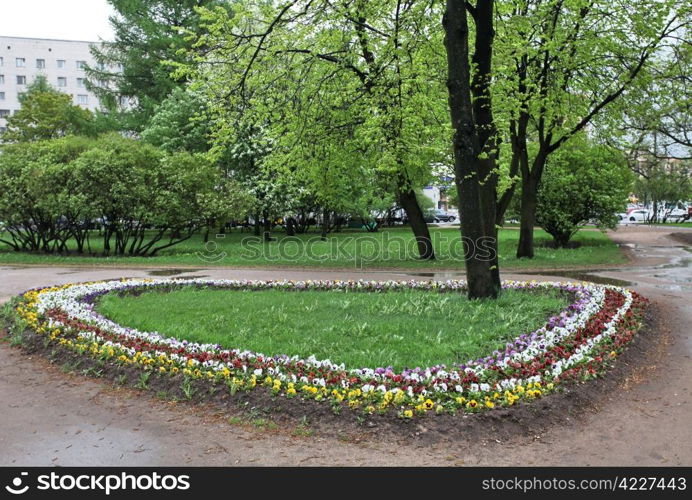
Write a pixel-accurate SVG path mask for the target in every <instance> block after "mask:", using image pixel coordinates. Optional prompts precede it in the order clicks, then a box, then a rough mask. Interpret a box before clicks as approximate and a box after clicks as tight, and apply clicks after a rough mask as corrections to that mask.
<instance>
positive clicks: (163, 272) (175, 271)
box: [147, 269, 195, 276]
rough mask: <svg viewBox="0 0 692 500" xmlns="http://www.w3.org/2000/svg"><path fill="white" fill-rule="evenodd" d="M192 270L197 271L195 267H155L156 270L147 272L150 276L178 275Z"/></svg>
mask: <svg viewBox="0 0 692 500" xmlns="http://www.w3.org/2000/svg"><path fill="white" fill-rule="evenodd" d="M192 272H195V269H155V270H154V271H149V272H147V274H148V275H149V276H176V275H178V274H184V273H192Z"/></svg>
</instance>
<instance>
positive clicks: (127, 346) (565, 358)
mask: <svg viewBox="0 0 692 500" xmlns="http://www.w3.org/2000/svg"><path fill="white" fill-rule="evenodd" d="M189 286H197V287H216V288H222V289H227V290H246V289H252V290H263V289H280V290H292V291H300V290H336V289H339V290H345V291H351V292H366V293H386V292H387V291H389V290H397V289H399V290H400V289H409V288H410V289H417V290H428V291H430V292H431V293H463V292H464V291H465V283H464V282H463V281H454V280H452V281H446V282H435V281H425V282H421V281H408V282H399V281H387V282H375V281H302V282H292V281H235V280H199V279H192V280H121V281H106V282H95V283H85V284H72V285H66V286H63V287H57V288H56V287H53V288H44V289H40V290H31V291H28V292H26V293H25V294H23V295H22V296H21V297H20V299H19V300H18V302H17V305H16V308H15V309H16V312H17V314H18V316H19V317H20V318H22V319H23V320H24V321H25V322H26V324H27V326H28V328H30V329H31V330H32V331H34V332H35V333H37V334H40V335H44V336H47V342H50V343H55V344H58V345H60V346H62V347H63V348H65V349H68V350H71V351H74V352H76V353H78V354H80V355H84V356H90V357H93V358H98V359H100V360H102V361H104V362H109V363H117V364H121V365H124V366H131V367H136V368H138V369H140V370H144V371H145V372H149V373H153V374H157V376H160V377H182V378H183V380H184V382H189V381H190V380H195V381H204V382H206V383H208V384H213V385H219V386H224V385H225V386H226V387H227V388H228V390H229V391H230V392H231V394H235V393H236V392H238V391H246V390H262V388H264V390H266V391H270V393H272V394H273V395H275V396H276V397H285V398H303V399H311V400H315V401H324V402H330V403H331V404H332V405H333V406H334V407H335V409H336V408H340V407H341V406H343V405H347V406H348V407H350V408H353V409H358V411H363V412H365V413H375V412H380V413H387V412H395V413H396V414H397V415H398V416H400V417H402V418H412V417H413V416H414V415H417V414H424V413H427V412H430V411H433V412H436V413H446V412H457V411H465V412H477V411H480V410H483V409H486V410H487V409H492V408H495V407H498V406H512V405H514V404H516V403H517V402H520V401H530V400H533V399H536V398H539V397H541V396H543V395H545V394H546V393H549V392H552V391H555V390H556V389H557V388H558V387H559V386H560V384H562V383H563V382H564V381H566V380H571V379H575V378H580V379H584V378H592V377H595V376H597V375H598V374H600V373H602V372H603V371H604V370H605V369H606V368H607V367H608V365H609V363H610V361H611V360H612V359H613V358H615V357H616V356H617V355H618V354H619V353H620V352H621V351H622V349H623V348H624V347H625V346H626V344H627V343H628V342H629V341H630V340H631V339H632V338H633V336H634V334H635V333H636V331H637V330H638V328H639V327H640V325H641V316H642V311H643V309H644V306H645V303H646V300H645V299H644V298H643V297H641V296H640V295H638V294H636V293H634V292H631V291H629V290H626V289H624V288H618V287H613V286H602V285H594V284H587V283H581V284H575V283H538V282H516V281H505V282H503V288H506V289H509V288H513V289H522V290H526V291H527V292H530V291H535V290H540V289H547V288H557V289H560V290H562V291H564V292H565V293H568V294H570V295H571V296H572V297H573V298H574V301H573V302H572V303H571V304H570V305H569V306H568V307H567V308H565V310H563V311H562V312H560V313H559V314H558V315H556V316H553V317H552V318H550V319H549V321H548V322H547V324H546V325H545V326H544V327H542V328H540V329H538V330H536V331H535V332H532V333H525V334H521V335H518V336H517V337H516V338H515V339H514V340H513V341H511V342H509V343H507V344H506V346H505V347H504V349H501V350H497V351H495V352H493V353H491V354H490V355H488V356H487V357H485V358H482V359H478V360H472V361H469V362H468V363H466V364H463V365H455V366H444V365H437V366H431V367H426V368H414V369H405V370H402V371H395V370H393V369H392V368H391V367H379V368H377V367H346V366H344V365H343V364H336V363H334V362H332V361H330V360H317V359H315V358H314V357H312V356H311V357H309V358H307V359H300V358H299V357H297V356H292V357H291V356H286V355H281V354H262V353H256V352H250V351H243V350H240V349H223V348H221V347H220V346H218V345H213V344H196V343H191V342H188V341H186V340H185V339H176V338H169V337H166V336H165V335H162V334H160V333H157V332H141V331H137V330H135V329H132V328H126V327H124V326H121V325H118V324H116V323H114V322H113V321H110V320H108V319H107V318H105V317H103V316H101V315H100V314H98V313H97V312H96V311H95V310H94V302H95V300H96V299H97V298H98V297H99V296H101V295H103V294H106V293H110V292H118V293H141V292H143V291H147V290H152V289H162V290H170V289H177V288H179V287H189ZM307 333H309V332H307Z"/></svg>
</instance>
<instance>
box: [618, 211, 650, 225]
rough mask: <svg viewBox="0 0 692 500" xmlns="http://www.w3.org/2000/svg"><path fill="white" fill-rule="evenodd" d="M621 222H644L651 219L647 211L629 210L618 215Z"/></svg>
mask: <svg viewBox="0 0 692 500" xmlns="http://www.w3.org/2000/svg"><path fill="white" fill-rule="evenodd" d="M618 217H619V218H620V221H622V222H646V221H648V220H649V218H650V217H651V214H650V213H649V211H648V210H644V209H637V210H629V211H628V212H627V213H622V214H618Z"/></svg>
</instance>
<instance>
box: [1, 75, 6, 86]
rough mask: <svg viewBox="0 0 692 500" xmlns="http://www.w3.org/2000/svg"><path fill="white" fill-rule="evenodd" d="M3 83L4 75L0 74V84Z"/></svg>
mask: <svg viewBox="0 0 692 500" xmlns="http://www.w3.org/2000/svg"><path fill="white" fill-rule="evenodd" d="M4 84H5V75H0V85H4Z"/></svg>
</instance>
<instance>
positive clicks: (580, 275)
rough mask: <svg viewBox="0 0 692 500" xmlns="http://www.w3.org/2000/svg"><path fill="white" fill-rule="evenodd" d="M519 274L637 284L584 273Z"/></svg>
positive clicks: (615, 284)
mask: <svg viewBox="0 0 692 500" xmlns="http://www.w3.org/2000/svg"><path fill="white" fill-rule="evenodd" d="M517 274H532V275H534V276H559V277H561V278H569V279H573V280H577V281H590V282H591V283H598V284H599V285H613V286H633V285H635V284H636V283H634V282H632V281H626V280H621V279H617V278H605V277H603V276H597V275H595V274H589V273H588V272H584V271H544V272H540V273H517Z"/></svg>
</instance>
